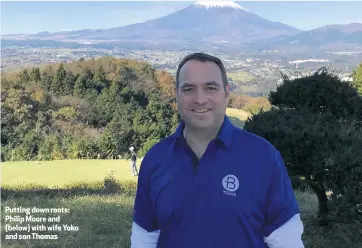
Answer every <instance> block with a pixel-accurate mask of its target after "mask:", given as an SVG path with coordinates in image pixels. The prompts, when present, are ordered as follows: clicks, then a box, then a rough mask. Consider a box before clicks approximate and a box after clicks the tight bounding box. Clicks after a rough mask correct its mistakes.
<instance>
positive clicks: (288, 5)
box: [1, 1, 362, 34]
mask: <svg viewBox="0 0 362 248" xmlns="http://www.w3.org/2000/svg"><path fill="white" fill-rule="evenodd" d="M237 3H238V4H239V5H241V6H243V7H245V8H247V9H248V10H249V11H252V12H254V13H255V14H258V15H260V16H262V17H264V18H267V19H269V20H272V21H279V22H283V23H285V24H288V25H291V26H294V27H296V28H299V29H302V30H310V29H314V28H317V27H320V26H323V25H328V24H345V23H351V22H361V23H362V14H361V13H362V1H352V2H344V1H343V2H342V1H341V2H336V1H333V2H327V1H321V2H309V1H300V2H292V1H291V2H285V1H281V2H271V1H266V2H262V1H242V2H239V1H237ZM190 4H192V2H191V1H186V2H179V1H167V2H156V1H152V2H140V1H135V2H124V1H118V2H117V1H116V2H115V1H112V2H93V1H92V2H86V1H81V2H68V1H63V2H52V1H49V2H42V1H40V2H17V1H16V2H13V1H8V2H3V1H1V34H19V33H23V34H31V33H37V32H41V31H49V32H56V31H66V30H80V29H97V28H112V27H119V26H124V25H128V24H132V23H137V22H143V21H147V20H150V19H154V18H157V17H160V16H164V15H167V14H170V13H172V12H174V11H177V10H180V9H182V8H185V7H186V6H188V5H190Z"/></svg>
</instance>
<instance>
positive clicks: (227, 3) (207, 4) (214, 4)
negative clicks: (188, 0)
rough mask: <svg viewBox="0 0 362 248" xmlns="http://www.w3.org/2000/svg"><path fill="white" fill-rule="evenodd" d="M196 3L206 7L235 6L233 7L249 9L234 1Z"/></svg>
mask: <svg viewBox="0 0 362 248" xmlns="http://www.w3.org/2000/svg"><path fill="white" fill-rule="evenodd" d="M194 5H196V6H198V7H205V8H207V9H208V8H215V7H219V8H224V7H226V8H233V9H241V10H244V11H247V9H245V8H243V7H241V6H240V5H239V4H237V3H234V2H233V1H199V2H196V3H194Z"/></svg>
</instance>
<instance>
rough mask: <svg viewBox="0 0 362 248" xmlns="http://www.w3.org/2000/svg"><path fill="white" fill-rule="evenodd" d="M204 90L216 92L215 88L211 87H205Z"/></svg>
mask: <svg viewBox="0 0 362 248" xmlns="http://www.w3.org/2000/svg"><path fill="white" fill-rule="evenodd" d="M206 90H207V91H217V88H216V87H213V86H208V87H206Z"/></svg>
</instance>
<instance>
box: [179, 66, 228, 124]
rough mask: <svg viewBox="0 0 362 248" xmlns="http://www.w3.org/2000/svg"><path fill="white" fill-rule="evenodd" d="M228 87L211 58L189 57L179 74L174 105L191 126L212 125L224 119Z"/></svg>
mask: <svg viewBox="0 0 362 248" xmlns="http://www.w3.org/2000/svg"><path fill="white" fill-rule="evenodd" d="M229 95H230V89H229V86H228V85H227V87H226V90H224V86H223V81H222V75H221V70H220V68H219V67H218V66H217V65H216V64H215V63H213V62H200V61H195V60H190V61H188V62H186V63H185V64H184V65H183V66H182V68H181V70H180V75H179V87H178V89H177V107H178V111H179V114H180V116H181V118H182V119H183V120H184V121H185V123H186V124H187V125H189V126H190V127H192V128H202V129H207V128H214V127H217V126H218V125H221V123H222V122H223V120H224V116H225V113H226V107H227V104H228V100H229Z"/></svg>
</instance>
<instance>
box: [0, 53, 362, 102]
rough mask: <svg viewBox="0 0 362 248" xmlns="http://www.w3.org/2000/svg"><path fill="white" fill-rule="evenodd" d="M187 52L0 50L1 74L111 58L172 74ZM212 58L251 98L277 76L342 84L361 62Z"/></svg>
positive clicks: (353, 57)
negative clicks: (329, 72) (321, 74)
mask: <svg viewBox="0 0 362 248" xmlns="http://www.w3.org/2000/svg"><path fill="white" fill-rule="evenodd" d="M191 52H193V51H173V52H172V51H162V50H143V49H142V50H141V49H140V50H130V49H122V48H113V49H103V48H94V47H89V48H76V49H73V48H56V47H55V48H53V47H30V46H3V47H2V48H1V56H2V57H1V60H2V63H1V71H17V70H20V69H23V68H27V67H34V66H39V67H41V66H42V65H44V64H51V63H60V62H62V63H68V62H71V61H75V60H79V59H91V58H99V57H103V56H113V57H116V58H129V59H136V60H139V61H146V62H148V63H150V64H151V65H152V66H153V67H154V68H155V69H163V70H166V71H168V72H170V73H171V74H174V73H175V72H176V69H177V65H178V63H179V61H180V60H181V59H182V57H184V56H185V55H187V54H189V53H191ZM210 53H212V52H210ZM215 55H217V56H219V57H220V58H221V59H222V60H223V62H224V63H225V66H226V68H227V71H228V75H229V80H230V82H231V83H232V84H233V85H234V88H233V90H234V91H237V92H238V91H239V92H244V93H247V94H250V95H253V96H262V95H265V94H266V93H267V92H269V91H270V90H271V89H273V88H274V87H275V86H276V85H277V84H278V83H279V82H280V81H281V79H280V73H281V72H282V73H284V74H286V75H289V76H290V77H296V76H298V75H305V74H308V73H311V72H314V71H316V70H317V69H318V68H321V67H323V66H324V67H327V68H331V69H333V70H336V71H337V72H338V74H339V76H340V77H341V78H342V79H343V80H350V76H351V74H352V72H353V70H354V68H355V67H356V66H357V65H358V63H359V62H360V61H362V52H361V53H358V52H334V53H326V52H323V53H320V54H316V53H311V54H309V55H308V54H305V55H300V54H299V55H296V54H288V53H285V52H283V51H276V50H273V51H261V52H258V53H255V52H254V53H239V54H235V53H234V54H227V53H220V52H219V53H215ZM317 56H318V57H317ZM296 72H298V73H296Z"/></svg>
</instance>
